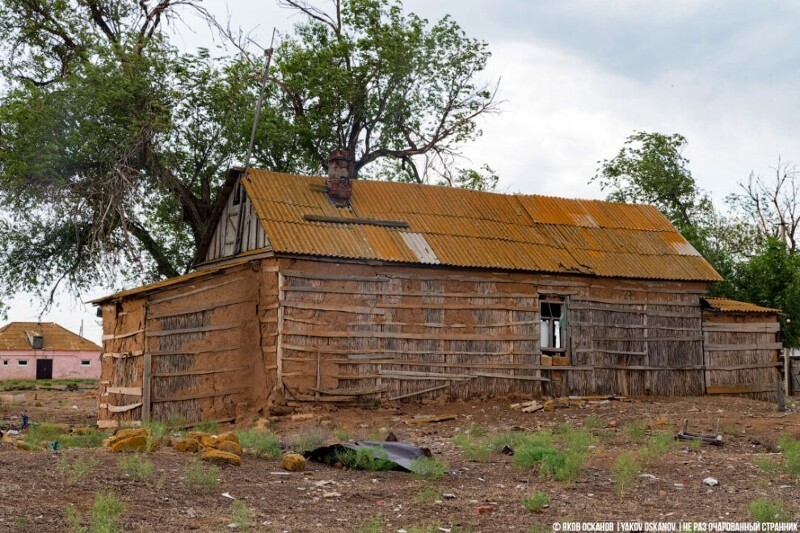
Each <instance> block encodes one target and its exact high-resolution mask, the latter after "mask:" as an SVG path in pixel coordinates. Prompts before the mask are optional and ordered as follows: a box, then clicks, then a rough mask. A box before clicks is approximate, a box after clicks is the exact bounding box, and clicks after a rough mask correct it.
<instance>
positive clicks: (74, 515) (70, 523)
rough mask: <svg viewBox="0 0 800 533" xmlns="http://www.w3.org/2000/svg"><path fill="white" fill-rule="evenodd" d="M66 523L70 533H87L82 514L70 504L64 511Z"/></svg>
mask: <svg viewBox="0 0 800 533" xmlns="http://www.w3.org/2000/svg"><path fill="white" fill-rule="evenodd" d="M64 522H66V524H67V531H69V533H86V528H85V527H83V525H82V524H81V514H80V513H79V512H78V509H76V508H75V506H74V505H72V504H69V505H67V507H66V508H65V509H64Z"/></svg>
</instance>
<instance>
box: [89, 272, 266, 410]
mask: <svg viewBox="0 0 800 533" xmlns="http://www.w3.org/2000/svg"><path fill="white" fill-rule="evenodd" d="M262 269H264V270H267V271H268V270H269V269H270V267H269V261H268V260H266V261H261V262H253V263H251V264H248V265H245V266H239V267H235V268H231V269H228V270H225V271H222V272H218V273H215V274H210V275H209V276H207V277H203V278H201V279H193V280H191V281H188V282H186V283H182V284H178V285H175V286H172V287H167V288H164V289H161V290H159V291H156V292H154V293H152V294H149V295H148V296H146V297H144V296H142V297H138V298H134V299H130V300H123V301H122V302H120V303H119V304H106V305H104V306H103V315H104V320H103V323H104V328H106V329H104V332H108V333H111V332H113V331H116V332H117V335H119V334H120V333H122V332H124V333H126V334H130V333H131V332H133V331H137V333H136V334H135V335H130V336H128V337H125V338H121V339H109V340H107V341H104V350H105V351H106V352H109V353H106V354H104V357H103V380H104V381H103V384H104V385H105V387H109V386H110V387H130V390H126V391H125V392H126V393H129V394H130V395H126V397H125V398H124V399H123V398H120V397H118V395H108V394H107V392H108V389H107V388H106V389H105V390H101V394H102V393H104V392H105V393H106V394H107V397H108V401H107V403H108V405H113V406H115V407H114V408H112V410H117V409H119V406H120V405H123V404H122V402H123V401H125V402H131V401H135V402H144V397H145V394H144V386H143V385H144V382H145V379H143V374H144V368H145V364H144V361H145V359H146V358H147V357H148V356H149V358H150V374H149V376H150V379H149V384H150V405H151V409H150V414H151V420H157V421H164V422H169V423H172V424H190V423H194V422H199V421H202V420H218V421H228V420H237V419H242V418H246V417H248V416H251V415H253V414H254V413H256V412H257V411H259V410H261V409H263V408H264V406H265V405H266V403H267V397H268V393H269V392H270V389H271V384H274V383H275V381H276V378H275V371H276V365H275V363H274V357H275V356H274V353H275V348H274V335H273V336H272V339H273V340H272V341H271V342H272V344H269V343H268V344H267V349H266V350H265V351H262V346H261V338H262V321H261V319H262V318H263V317H266V319H267V320H269V319H270V318H271V317H272V315H274V313H275V311H276V309H275V308H276V305H275V296H272V297H270V296H269V295H268V294H269V293H268V294H263V293H262V291H261V287H262V286H264V287H269V283H267V282H263V283H262V278H264V277H267V278H268V275H267V273H266V272H262ZM272 270H273V273H272V276H273V277H275V276H276V274H275V273H274V270H275V268H274V266H273V267H272ZM274 285H275V284H274V283H273V286H274ZM274 293H275V291H274V290H273V291H272V294H274ZM261 304H265V305H266V304H270V305H271V306H272V310H271V311H270V310H264V311H263V312H262V310H261V309H260V305H261ZM118 309H121V310H122V311H121V312H122V314H120V312H118V311H117V310H118ZM126 311H127V312H126ZM271 313H272V314H271ZM274 322H275V321H274V320H273V323H274ZM263 327H266V328H268V327H269V324H266V323H265V324H263ZM273 328H274V326H273ZM112 351H113V352H112ZM270 354H271V355H270ZM268 363H269V364H268ZM268 372H269V373H270V374H271V378H268V375H267V374H268ZM106 382H107V383H106ZM137 394H138V396H137ZM141 416H142V409H141V408H140V407H139V408H133V409H131V410H130V411H125V412H111V411H110V410H109V409H108V408H107V409H106V410H103V409H101V410H100V419H101V420H104V419H105V420H112V421H121V420H141Z"/></svg>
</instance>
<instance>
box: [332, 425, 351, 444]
mask: <svg viewBox="0 0 800 533" xmlns="http://www.w3.org/2000/svg"><path fill="white" fill-rule="evenodd" d="M332 435H333V438H335V439H336V440H338V441H339V442H347V441H349V440H350V439H351V438H352V437H351V435H350V432H349V431H347V430H346V429H343V428H336V429H334V430H333V433H332Z"/></svg>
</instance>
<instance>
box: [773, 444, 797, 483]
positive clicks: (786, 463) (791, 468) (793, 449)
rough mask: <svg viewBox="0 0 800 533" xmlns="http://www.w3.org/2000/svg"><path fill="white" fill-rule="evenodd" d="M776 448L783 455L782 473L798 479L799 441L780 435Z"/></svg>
mask: <svg viewBox="0 0 800 533" xmlns="http://www.w3.org/2000/svg"><path fill="white" fill-rule="evenodd" d="M778 447H779V448H780V449H781V453H783V465H782V466H783V471H784V472H786V473H787V474H789V475H790V476H793V477H795V478H798V479H800V440H797V439H794V438H792V437H790V436H789V435H781V437H780V438H779V439H778Z"/></svg>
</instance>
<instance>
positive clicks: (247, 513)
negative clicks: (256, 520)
mask: <svg viewBox="0 0 800 533" xmlns="http://www.w3.org/2000/svg"><path fill="white" fill-rule="evenodd" d="M231 522H232V523H234V524H236V526H237V528H238V529H240V530H242V531H249V530H250V528H251V527H253V511H251V510H250V508H248V507H247V505H245V504H244V502H243V501H241V500H234V502H233V516H232V517H231Z"/></svg>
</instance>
